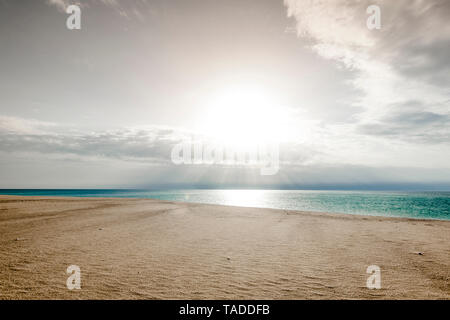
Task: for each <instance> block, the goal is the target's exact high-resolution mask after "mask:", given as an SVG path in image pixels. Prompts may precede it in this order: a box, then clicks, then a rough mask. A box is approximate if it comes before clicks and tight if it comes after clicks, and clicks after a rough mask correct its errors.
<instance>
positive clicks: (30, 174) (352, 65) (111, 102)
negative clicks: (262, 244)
mask: <svg viewBox="0 0 450 320" xmlns="http://www.w3.org/2000/svg"><path fill="white" fill-rule="evenodd" d="M70 4H76V5H79V6H80V8H81V30H69V29H68V28H67V27H66V20H67V18H68V17H69V14H67V13H66V12H65V11H66V8H67V6H68V5H70ZM370 5H377V6H379V8H380V10H381V11H380V12H381V28H380V29H373V30H370V29H369V28H368V27H367V24H366V22H367V19H368V18H369V16H370V14H368V13H367V12H366V10H367V8H368V6H370ZM449 18H450V2H449V1H448V0H423V1H422V0H395V1H394V0H389V1H388V0H384V1H382V0H370V1H365V0H359V1H358V0H334V1H321V0H316V1H311V0H285V1H282V0H279V1H276V0H226V1H225V0H221V1H219V0H151V1H150V0H147V1H146V0H127V1H120V0H85V1H70V0H40V1H36V0H34V1H26V0H21V1H16V0H0V188H159V187H205V188H221V187H224V188H226V187H230V188H356V189H358V188H369V189H372V188H373V189H383V188H412V189H436V190H444V189H445V190H448V189H450V23H449V22H448V21H449ZM199 137H200V138H199ZM198 139H201V140H202V141H204V144H206V143H207V142H206V141H208V143H210V142H211V141H216V142H217V141H221V142H224V143H226V144H227V145H234V146H238V147H239V148H243V149H245V148H250V147H253V146H255V145H261V144H264V143H270V144H276V145H277V148H278V150H279V152H278V157H279V159H278V162H279V168H278V170H276V173H275V174H272V175H261V171H260V168H259V167H255V166H250V165H237V164H232V165H229V164H217V163H216V164H178V165H177V164H175V163H174V162H173V161H172V158H171V155H172V151H173V150H174V147H175V146H177V145H179V144H180V143H186V141H196V140H198Z"/></svg>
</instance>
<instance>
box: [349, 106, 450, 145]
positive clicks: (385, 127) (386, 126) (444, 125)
mask: <svg viewBox="0 0 450 320" xmlns="http://www.w3.org/2000/svg"><path fill="white" fill-rule="evenodd" d="M425 109H426V108H425V106H424V105H423V103H421V102H419V101H409V102H407V103H403V104H395V105H392V106H391V110H392V112H391V113H389V114H388V115H386V116H384V117H382V118H380V119H379V120H378V121H377V122H376V123H369V124H362V125H360V126H359V127H358V129H357V130H358V132H359V133H362V134H368V135H375V136H386V137H391V138H396V139H400V140H404V141H410V142H418V143H445V144H446V143H448V142H449V141H450V115H448V114H440V113H435V112H430V111H422V110H425Z"/></svg>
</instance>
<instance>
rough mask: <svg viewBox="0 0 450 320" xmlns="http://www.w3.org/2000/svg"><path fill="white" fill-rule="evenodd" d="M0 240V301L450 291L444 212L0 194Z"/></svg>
mask: <svg viewBox="0 0 450 320" xmlns="http://www.w3.org/2000/svg"><path fill="white" fill-rule="evenodd" d="M0 242H1V244H0V298H1V299H360V298H361V299H449V298H450V221H437V220H413V219H400V218H382V217H368V216H356V215H342V214H329V213H312V212H298V211H283V210H272V209H257V208H240V207H227V206H216V205H203V204H192V203H181V202H180V203H178V202H168V201H158V200H146V199H100V198H51V197H45V198H44V197H17V196H0ZM69 265H77V266H79V267H80V269H81V287H82V288H81V290H72V291H70V290H68V289H67V287H66V279H67V278H68V276H69V275H67V274H66V268H67V267H68V266H69ZM369 265H378V266H379V267H380V268H381V286H382V288H381V289H380V290H369V289H367V288H366V280H367V278H368V277H369V274H367V273H366V269H367V267H368V266H369Z"/></svg>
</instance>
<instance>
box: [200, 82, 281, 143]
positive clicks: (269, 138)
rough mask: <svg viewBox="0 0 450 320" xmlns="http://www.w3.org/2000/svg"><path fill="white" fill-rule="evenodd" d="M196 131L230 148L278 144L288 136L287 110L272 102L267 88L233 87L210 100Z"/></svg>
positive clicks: (272, 98)
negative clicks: (198, 129) (198, 130)
mask: <svg viewBox="0 0 450 320" xmlns="http://www.w3.org/2000/svg"><path fill="white" fill-rule="evenodd" d="M200 130H201V131H202V132H203V133H205V134H206V135H207V136H209V137H211V138H213V139H214V140H216V141H218V142H220V143H222V144H226V145H230V146H233V147H247V146H254V145H257V144H270V143H280V142H282V141H284V140H286V139H287V138H288V135H289V112H288V111H287V109H286V108H283V107H281V106H279V105H277V104H276V101H275V98H274V97H273V95H271V94H270V93H269V91H268V90H264V89H262V88H257V87H254V86H235V87H231V88H227V89H225V90H221V91H220V92H219V93H217V94H216V95H215V96H214V97H213V99H211V101H210V102H209V103H208V105H207V108H206V110H205V112H204V114H203V116H202V120H201V124H200Z"/></svg>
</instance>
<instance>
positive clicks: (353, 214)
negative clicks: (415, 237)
mask: <svg viewBox="0 0 450 320" xmlns="http://www.w3.org/2000/svg"><path fill="white" fill-rule="evenodd" d="M7 197H12V198H14V197H18V198H39V200H42V199H67V200H70V199H85V200H88V199H99V200H152V201H160V202H167V203H179V204H193V205H197V204H198V205H209V206H220V207H231V208H250V209H261V210H280V211H288V212H294V213H295V212H297V213H298V212H301V213H310V214H319V215H344V216H347V215H350V216H357V217H373V218H386V219H402V220H404V219H406V220H413V221H424V222H426V221H447V222H450V219H439V218H415V217H399V216H383V215H375V214H359V213H344V212H326V211H309V210H296V209H280V208H271V207H252V206H235V205H228V204H215V203H205V202H194V201H191V202H189V201H177V200H162V199H157V198H138V197H135V198H133V197H94V196H92V197H84V196H39V195H5V194H0V200H2V198H7Z"/></svg>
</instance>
